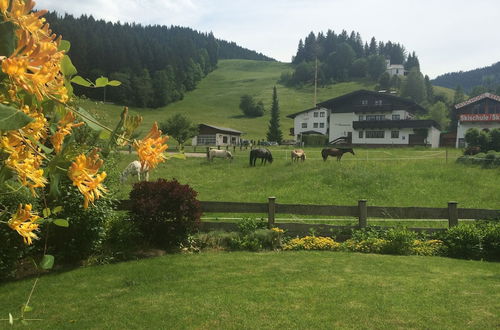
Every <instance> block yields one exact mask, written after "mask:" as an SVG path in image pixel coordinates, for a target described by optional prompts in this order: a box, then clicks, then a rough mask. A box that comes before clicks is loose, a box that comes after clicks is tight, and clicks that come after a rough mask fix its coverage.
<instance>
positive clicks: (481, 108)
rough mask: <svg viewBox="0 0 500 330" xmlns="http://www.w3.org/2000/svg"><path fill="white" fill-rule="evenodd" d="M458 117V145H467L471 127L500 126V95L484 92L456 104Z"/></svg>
mask: <svg viewBox="0 0 500 330" xmlns="http://www.w3.org/2000/svg"><path fill="white" fill-rule="evenodd" d="M455 112H456V115H457V118H458V124H457V140H456V147H457V148H463V147H465V144H466V143H465V132H467V130H468V129H469V128H477V129H480V130H491V129H494V128H500V96H498V95H495V94H491V93H484V94H481V95H478V96H476V97H473V98H471V99H469V100H467V101H465V102H462V103H459V104H456V105H455Z"/></svg>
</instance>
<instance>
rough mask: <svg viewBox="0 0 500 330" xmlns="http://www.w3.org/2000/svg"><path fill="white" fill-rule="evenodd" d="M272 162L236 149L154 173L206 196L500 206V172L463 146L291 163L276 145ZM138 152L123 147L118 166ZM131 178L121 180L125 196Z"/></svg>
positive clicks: (315, 152)
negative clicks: (461, 160)
mask: <svg viewBox="0 0 500 330" xmlns="http://www.w3.org/2000/svg"><path fill="white" fill-rule="evenodd" d="M271 150H272V151H273V155H274V158H275V161H274V162H273V163H272V164H271V165H266V166H261V165H260V164H259V161H258V162H257V166H255V167H250V166H249V157H248V154H249V150H242V151H240V150H239V149H237V150H236V153H235V155H234V159H233V160H232V161H229V160H224V159H214V161H213V162H208V161H207V160H206V158H191V157H188V158H187V159H186V160H178V159H171V160H169V161H167V162H166V163H163V164H161V165H160V166H159V167H158V168H157V169H156V170H154V171H153V172H152V174H151V176H150V180H155V179H156V178H160V177H161V178H167V179H172V178H176V179H177V180H179V181H180V182H181V183H185V184H186V183H187V184H189V185H190V186H192V187H193V188H194V189H195V190H196V191H198V193H199V199H200V200H207V201H233V202H265V201H267V197H269V196H275V197H277V202H278V203H291V204H294V203H295V204H325V205H357V202H358V200H359V199H367V200H368V205H374V206H421V207H446V205H447V202H449V201H457V202H458V203H459V204H458V205H459V207H464V208H490V209H499V208H500V200H499V199H498V196H500V171H498V170H494V169H491V170H488V169H482V168H480V167H471V166H463V165H461V164H456V163H455V159H456V158H457V157H458V155H459V153H460V151H459V150H451V149H450V150H449V151H448V158H449V159H448V162H446V158H445V157H446V150H444V149H425V148H421V149H405V148H394V149H355V152H356V155H355V156H353V155H351V154H345V155H344V157H343V158H342V161H341V162H337V161H336V160H335V159H333V158H329V159H328V161H326V162H323V160H322V159H321V155H320V149H319V148H306V153H307V157H308V158H307V160H306V161H305V162H303V163H300V162H299V163H292V162H291V160H290V149H286V148H283V147H275V148H271ZM134 158H135V155H128V154H123V155H122V159H121V162H120V164H119V168H124V167H125V166H126V164H127V163H128V162H129V161H131V160H133V159H134ZM130 189H131V184H130V183H129V184H127V185H125V186H122V188H121V190H120V193H119V196H118V197H119V198H127V196H128V192H129V191H130Z"/></svg>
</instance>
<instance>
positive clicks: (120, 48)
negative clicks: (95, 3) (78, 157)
mask: <svg viewBox="0 0 500 330" xmlns="http://www.w3.org/2000/svg"><path fill="white" fill-rule="evenodd" d="M45 17H46V19H47V21H48V22H49V23H50V26H51V28H52V30H53V31H54V32H55V33H56V34H58V35H62V36H63V38H64V39H65V40H68V41H70V42H71V50H70V52H69V55H70V56H71V59H72V61H73V63H74V64H75V66H76V67H77V68H78V71H79V72H78V73H79V75H81V76H82V77H85V78H88V79H90V80H95V79H96V78H99V77H101V76H105V77H108V78H109V79H115V80H119V81H120V82H121V83H122V84H121V86H119V87H113V88H109V89H108V88H106V89H104V90H103V89H95V90H93V89H88V88H82V87H79V86H75V92H76V94H78V95H85V96H87V97H90V98H92V99H96V100H104V101H111V102H115V103H118V104H127V105H132V106H137V107H161V106H165V105H167V104H169V103H172V102H175V101H177V100H181V99H182V98H183V96H184V93H185V92H186V91H190V90H193V89H195V88H196V84H197V83H198V82H199V81H200V80H201V79H202V78H203V77H204V76H206V75H207V74H208V73H209V72H211V71H212V70H214V69H215V68H216V66H217V61H218V60H219V59H250V60H266V61H269V60H273V59H271V58H269V57H267V56H265V55H263V54H259V53H257V52H255V51H251V50H249V49H245V48H243V47H240V46H238V45H237V44H235V43H234V42H227V41H224V40H219V39H217V38H216V37H215V36H214V35H213V34H212V33H202V32H198V31H196V30H193V29H190V28H187V27H180V26H160V25H154V26H142V25H140V24H134V23H133V24H129V23H123V24H122V23H119V22H118V23H111V22H106V21H103V20H96V19H94V18H93V17H92V16H86V15H83V16H81V17H78V18H77V17H74V16H72V15H68V14H66V15H64V16H61V15H58V14H57V13H55V12H51V13H48V14H47V15H46V16H45Z"/></svg>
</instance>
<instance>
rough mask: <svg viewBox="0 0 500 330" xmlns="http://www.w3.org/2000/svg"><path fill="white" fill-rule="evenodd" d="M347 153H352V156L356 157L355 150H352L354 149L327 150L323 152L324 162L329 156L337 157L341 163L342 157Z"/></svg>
mask: <svg viewBox="0 0 500 330" xmlns="http://www.w3.org/2000/svg"><path fill="white" fill-rule="evenodd" d="M346 152H350V153H351V154H353V155H355V153H354V150H352V148H342V149H337V148H326V149H323V150H321V156H322V157H323V160H324V161H326V159H327V158H328V156H332V157H333V156H335V157H337V161H338V162H340V159H341V158H342V155H344V154H345V153H346Z"/></svg>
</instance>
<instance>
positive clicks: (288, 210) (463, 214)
mask: <svg viewBox="0 0 500 330" xmlns="http://www.w3.org/2000/svg"><path fill="white" fill-rule="evenodd" d="M200 203H201V209H202V211H203V212H211V213H267V218H268V226H269V227H273V226H274V225H275V218H276V214H277V213H281V214H297V215H320V216H346V217H355V218H358V225H357V226H356V227H357V228H364V227H366V226H367V219H368V218H384V219H398V220H402V221H411V220H414V219H447V220H448V226H449V227H453V226H456V225H458V220H459V219H500V210H488V209H464V208H458V203H457V202H448V207H447V208H432V207H392V206H390V207H385V206H368V205H367V204H368V202H367V200H365V199H362V200H359V201H358V205H357V206H336V205H300V204H278V203H276V197H269V198H268V201H267V203H242V202H211V201H202V202H200ZM118 209H119V210H129V209H130V201H129V200H122V201H120V203H119V204H118ZM207 226H209V227H210V228H223V227H224V228H226V227H231V226H234V224H230V223H226V224H222V223H220V224H217V223H210V224H207ZM280 226H285V227H291V228H292V227H293V228H297V230H301V229H300V228H302V227H304V228H306V227H307V228H311V227H317V229H319V230H320V231H324V230H328V229H330V228H351V227H352V226H332V225H324V224H321V225H312V224H298V223H293V224H292V223H288V224H280ZM415 229H418V230H423V229H422V228H415ZM306 231H307V230H306Z"/></svg>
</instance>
